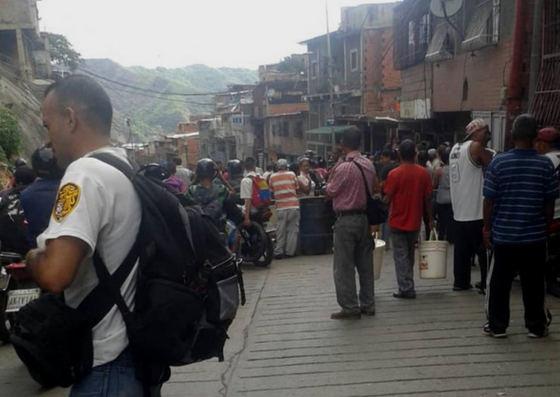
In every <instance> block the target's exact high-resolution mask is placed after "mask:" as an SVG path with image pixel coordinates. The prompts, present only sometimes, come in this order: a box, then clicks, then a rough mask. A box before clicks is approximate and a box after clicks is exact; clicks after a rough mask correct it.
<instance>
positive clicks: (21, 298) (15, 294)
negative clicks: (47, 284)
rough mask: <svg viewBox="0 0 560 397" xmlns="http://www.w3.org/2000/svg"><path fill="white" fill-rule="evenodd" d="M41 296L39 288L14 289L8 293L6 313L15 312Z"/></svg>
mask: <svg viewBox="0 0 560 397" xmlns="http://www.w3.org/2000/svg"><path fill="white" fill-rule="evenodd" d="M40 295H41V289H40V288H32V289H16V290H13V291H8V304H7V305H6V313H14V312H17V311H18V310H19V309H20V308H22V307H23V306H25V305H27V304H28V303H29V302H31V301H32V300H34V299H37V298H38V297H39V296H40Z"/></svg>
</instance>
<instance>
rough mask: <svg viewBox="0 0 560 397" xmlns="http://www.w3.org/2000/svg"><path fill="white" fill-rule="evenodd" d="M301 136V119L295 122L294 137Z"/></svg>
mask: <svg viewBox="0 0 560 397" xmlns="http://www.w3.org/2000/svg"><path fill="white" fill-rule="evenodd" d="M302 136H303V121H298V122H297V123H296V129H295V130H294V137H296V138H301V137H302Z"/></svg>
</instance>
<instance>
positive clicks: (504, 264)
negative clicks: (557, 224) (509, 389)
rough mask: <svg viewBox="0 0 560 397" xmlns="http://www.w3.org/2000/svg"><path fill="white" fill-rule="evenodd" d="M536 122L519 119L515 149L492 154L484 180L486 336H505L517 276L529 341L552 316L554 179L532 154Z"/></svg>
mask: <svg viewBox="0 0 560 397" xmlns="http://www.w3.org/2000/svg"><path fill="white" fill-rule="evenodd" d="M537 128H538V124H537V121H536V120H535V119H534V118H533V117H532V116H530V115H521V116H519V117H517V118H516V119H515V121H514V123H513V133H512V137H513V141H514V145H515V148H514V149H513V150H510V151H509V152H507V153H505V154H502V155H499V156H497V157H496V158H495V159H494V160H493V161H492V163H490V166H489V167H488V170H487V171H486V179H485V181H484V193H483V194H484V229H483V234H484V242H485V244H486V245H487V246H488V247H490V244H491V243H492V244H493V246H494V252H495V262H494V264H493V265H492V266H491V267H490V270H489V272H488V274H489V279H488V285H487V294H486V299H487V300H486V310H487V317H488V324H486V325H485V326H484V329H483V333H484V334H485V335H490V336H494V337H496V338H503V337H506V336H507V334H506V329H507V327H508V325H509V295H510V290H511V284H512V282H513V278H514V277H515V275H516V273H519V276H520V279H521V287H522V291H523V304H524V306H525V327H526V328H527V329H528V330H529V333H528V336H529V337H531V338H542V337H545V336H547V335H548V325H549V324H550V321H551V318H552V317H551V315H550V312H549V311H548V308H547V307H546V303H545V299H544V295H545V280H544V273H545V263H546V236H547V235H546V231H547V225H550V223H551V222H552V217H553V213H554V200H556V198H558V195H559V190H558V178H557V176H556V171H555V170H554V167H553V165H552V162H551V161H550V159H548V158H547V157H545V156H542V155H539V154H537V152H536V151H535V150H534V149H533V143H534V141H535V139H536V138H537Z"/></svg>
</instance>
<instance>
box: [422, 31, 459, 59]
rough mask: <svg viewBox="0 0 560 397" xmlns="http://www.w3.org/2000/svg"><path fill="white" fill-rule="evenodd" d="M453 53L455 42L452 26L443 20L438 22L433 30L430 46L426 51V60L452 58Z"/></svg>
mask: <svg viewBox="0 0 560 397" xmlns="http://www.w3.org/2000/svg"><path fill="white" fill-rule="evenodd" d="M454 53H455V44H454V36H453V28H452V27H451V26H450V25H449V24H448V23H447V22H444V23H442V24H440V25H439V26H438V27H437V28H436V29H435V31H434V36H433V37H432V40H431V41H430V46H429V47H428V51H427V52H426V61H428V62H440V61H445V60H446V59H451V58H453V54H454Z"/></svg>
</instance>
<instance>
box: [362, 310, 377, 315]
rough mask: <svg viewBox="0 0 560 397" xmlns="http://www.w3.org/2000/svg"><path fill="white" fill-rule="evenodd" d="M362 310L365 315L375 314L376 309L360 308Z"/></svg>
mask: <svg viewBox="0 0 560 397" xmlns="http://www.w3.org/2000/svg"><path fill="white" fill-rule="evenodd" d="M360 312H361V313H362V315H364V316H375V309H360Z"/></svg>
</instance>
